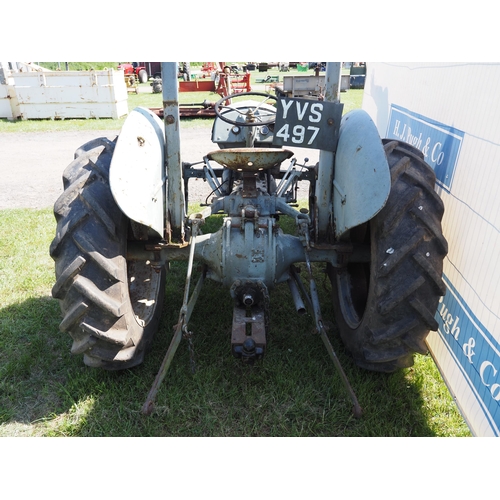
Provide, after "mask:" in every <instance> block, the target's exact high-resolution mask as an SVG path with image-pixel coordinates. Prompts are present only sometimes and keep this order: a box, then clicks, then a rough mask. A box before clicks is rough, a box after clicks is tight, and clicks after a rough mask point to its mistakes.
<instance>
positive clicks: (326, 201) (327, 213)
mask: <svg viewBox="0 0 500 500" xmlns="http://www.w3.org/2000/svg"><path fill="white" fill-rule="evenodd" d="M341 69H342V63H340V62H328V63H326V76H325V101H329V102H338V101H339V90H340V74H341ZM334 158H335V155H334V153H333V152H331V151H324V150H320V152H319V168H318V181H317V183H316V193H315V194H316V201H317V207H318V219H319V227H318V231H319V234H320V235H326V234H327V232H328V226H329V225H330V224H332V223H333V221H331V214H332V212H333V201H332V186H333V174H334Z"/></svg>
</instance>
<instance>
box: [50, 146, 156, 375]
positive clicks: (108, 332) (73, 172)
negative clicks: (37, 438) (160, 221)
mask: <svg viewBox="0 0 500 500" xmlns="http://www.w3.org/2000/svg"><path fill="white" fill-rule="evenodd" d="M115 144H116V142H115V141H110V140H108V139H105V138H99V139H95V140H93V141H90V142H89V143H87V144H85V145H83V146H82V147H81V148H80V149H78V150H77V152H76V153H75V160H74V161H73V162H72V163H71V164H70V165H69V166H68V167H67V168H66V170H65V171H64V174H63V184H64V192H63V194H62V195H61V196H60V197H59V198H58V200H57V201H56V203H55V205H54V215H55V218H56V221H57V229H56V236H55V238H54V240H53V241H52V244H51V247H50V254H51V256H52V258H53V259H54V261H55V271H56V283H55V285H54V287H53V288H52V295H53V297H55V298H57V299H59V301H60V305H61V310H62V313H63V320H62V322H61V324H60V329H61V331H63V332H67V333H69V335H70V336H71V337H72V338H73V346H72V349H71V352H72V353H73V354H83V355H84V362H85V364H87V365H89V366H93V367H100V368H104V369H108V370H120V369H125V368H131V367H133V366H136V365H138V364H140V363H141V362H142V361H143V358H144V353H145V351H146V350H147V348H148V347H149V346H150V344H151V342H152V338H153V335H154V332H155V331H156V329H157V327H158V323H159V319H160V315H161V310H162V305H163V297H164V284H165V268H164V267H162V268H161V269H160V270H158V269H154V268H153V267H152V266H151V265H150V263H149V262H137V261H134V262H132V261H130V262H127V242H128V240H129V239H131V240H132V239H134V237H133V232H132V230H131V222H130V220H129V219H128V218H127V217H126V216H125V215H124V214H123V212H122V211H121V210H120V208H119V207H118V206H117V204H116V203H115V201H114V199H113V196H112V194H111V190H110V186H109V167H110V164H111V158H112V156H113V151H114V148H115Z"/></svg>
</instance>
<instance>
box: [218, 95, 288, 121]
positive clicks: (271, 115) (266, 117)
mask: <svg viewBox="0 0 500 500" xmlns="http://www.w3.org/2000/svg"><path fill="white" fill-rule="evenodd" d="M243 96H259V97H266V99H265V100H263V101H262V102H261V103H259V104H258V105H257V106H252V107H250V106H249V107H246V108H245V109H246V111H241V110H239V109H237V108H234V107H232V106H228V105H227V104H225V103H226V102H227V101H229V100H230V99H234V98H235V97H243ZM269 99H273V100H274V101H276V102H277V101H278V99H277V98H276V97H275V96H273V95H271V94H267V93H265V92H240V93H239V94H231V95H228V96H226V97H223V98H222V99H219V100H218V101H217V102H216V103H215V106H214V111H215V114H216V115H217V117H218V118H220V119H221V120H222V121H225V122H226V123H230V124H231V125H238V126H239V127H255V126H256V125H270V124H271V123H274V122H275V121H276V113H275V112H273V111H271V110H267V109H265V110H261V111H262V112H263V113H262V114H255V112H256V111H258V110H259V108H260V107H261V106H262V105H263V104H266V102H267V101H268V100H269ZM224 109H228V110H231V111H236V112H237V113H239V114H240V115H242V116H243V117H244V118H245V121H243V122H237V121H235V120H230V119H229V118H227V117H225V116H224V114H222V110H224Z"/></svg>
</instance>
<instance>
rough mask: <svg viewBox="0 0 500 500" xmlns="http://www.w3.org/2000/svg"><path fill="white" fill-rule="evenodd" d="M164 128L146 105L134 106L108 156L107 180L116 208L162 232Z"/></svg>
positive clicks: (161, 235)
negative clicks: (109, 161)
mask: <svg viewBox="0 0 500 500" xmlns="http://www.w3.org/2000/svg"><path fill="white" fill-rule="evenodd" d="M164 163H165V131H164V126H163V122H162V121H161V120H160V119H159V118H158V117H157V116H156V115H155V114H154V113H153V112H151V111H150V110H149V109H146V108H141V107H138V108H135V109H134V110H133V111H132V112H131V113H130V115H129V116H128V117H127V119H126V120H125V123H124V124H123V127H122V129H121V132H120V135H119V136H118V142H117V144H116V147H115V152H114V154H113V158H112V160H111V166H110V170H109V182H110V187H111V193H112V194H113V197H114V199H115V201H116V203H117V205H118V206H119V207H120V210H121V211H122V212H123V213H124V214H125V215H126V216H127V217H129V218H130V219H131V220H133V221H135V222H138V223H140V224H143V225H145V226H147V227H149V228H151V229H153V230H154V231H155V232H156V233H158V235H159V236H160V237H163V232H164V227H165V226H164V213H165V209H164V207H165V168H164Z"/></svg>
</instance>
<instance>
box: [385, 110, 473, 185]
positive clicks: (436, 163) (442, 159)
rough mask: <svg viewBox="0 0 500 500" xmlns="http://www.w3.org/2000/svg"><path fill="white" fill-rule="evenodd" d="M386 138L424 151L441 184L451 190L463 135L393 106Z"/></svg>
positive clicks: (454, 129)
mask: <svg viewBox="0 0 500 500" xmlns="http://www.w3.org/2000/svg"><path fill="white" fill-rule="evenodd" d="M386 137H387V138H389V139H397V140H400V141H404V142H407V143H408V144H411V145H412V146H414V147H416V148H417V149H419V150H420V151H422V153H423V154H424V157H425V161H426V162H427V163H428V164H429V165H430V166H431V167H432V168H433V169H434V172H435V173H436V180H437V182H438V184H439V185H440V186H441V187H443V188H444V189H446V190H447V191H451V184H452V181H453V176H454V173H455V168H456V165H457V162H458V158H459V156H460V150H461V148H462V142H463V139H464V132H462V131H461V130H457V129H456V128H454V127H450V126H447V125H445V124H443V123H439V122H437V121H435V120H431V119H429V118H427V117H425V116H422V115H419V114H418V113H415V112H412V111H409V110H407V109H405V108H403V107H401V106H396V105H395V104H393V105H391V111H390V117H389V124H388V128H387V134H386Z"/></svg>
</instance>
